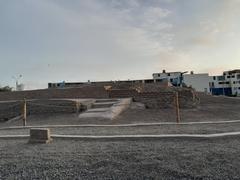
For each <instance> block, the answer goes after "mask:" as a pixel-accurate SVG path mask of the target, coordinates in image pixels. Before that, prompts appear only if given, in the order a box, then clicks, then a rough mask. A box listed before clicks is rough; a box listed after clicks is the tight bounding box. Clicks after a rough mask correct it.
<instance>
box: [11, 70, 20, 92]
mask: <svg viewBox="0 0 240 180" xmlns="http://www.w3.org/2000/svg"><path fill="white" fill-rule="evenodd" d="M12 78H13V79H14V80H15V83H16V91H17V89H18V81H19V79H21V78H22V75H21V74H20V75H19V76H17V77H16V76H12Z"/></svg>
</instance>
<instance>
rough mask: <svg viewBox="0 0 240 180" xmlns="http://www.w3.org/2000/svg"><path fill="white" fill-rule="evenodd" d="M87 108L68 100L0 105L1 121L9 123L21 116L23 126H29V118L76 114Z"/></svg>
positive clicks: (5, 103) (26, 101) (27, 101)
mask: <svg viewBox="0 0 240 180" xmlns="http://www.w3.org/2000/svg"><path fill="white" fill-rule="evenodd" d="M84 109H85V107H83V105H82V104H81V103H80V102H79V101H67V100H34V101H33V100H26V99H24V100H23V101H18V102H14V104H13V102H4V103H0V121H8V120H10V119H14V118H16V117H19V116H20V119H21V120H22V122H23V126H26V125H27V116H28V115H35V114H47V113H76V114H77V115H78V114H79V113H80V112H81V111H83V110H84Z"/></svg>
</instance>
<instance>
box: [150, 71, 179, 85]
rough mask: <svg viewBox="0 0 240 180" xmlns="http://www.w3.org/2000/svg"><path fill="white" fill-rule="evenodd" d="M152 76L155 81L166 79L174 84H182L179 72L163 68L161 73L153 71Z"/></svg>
mask: <svg viewBox="0 0 240 180" xmlns="http://www.w3.org/2000/svg"><path fill="white" fill-rule="evenodd" d="M152 76H153V79H154V81H155V82H158V81H168V82H170V83H172V84H173V85H174V86H180V85H181V84H182V73H181V72H166V71H165V70H163V72H162V73H153V75H152Z"/></svg>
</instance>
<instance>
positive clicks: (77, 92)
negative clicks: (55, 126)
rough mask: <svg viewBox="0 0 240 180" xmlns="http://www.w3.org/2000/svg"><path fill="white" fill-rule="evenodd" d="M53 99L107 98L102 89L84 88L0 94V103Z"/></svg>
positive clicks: (105, 92)
mask: <svg viewBox="0 0 240 180" xmlns="http://www.w3.org/2000/svg"><path fill="white" fill-rule="evenodd" d="M24 98H26V99H55V98H108V93H107V91H106V90H105V89H104V87H95V86H85V87H81V88H66V89H42V90H32V91H14V92H0V101H7V100H23V99H24Z"/></svg>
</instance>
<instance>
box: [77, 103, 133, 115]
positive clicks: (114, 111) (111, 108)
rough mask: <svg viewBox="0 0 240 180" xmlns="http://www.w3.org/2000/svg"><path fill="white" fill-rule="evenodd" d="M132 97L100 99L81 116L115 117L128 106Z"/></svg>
mask: <svg viewBox="0 0 240 180" xmlns="http://www.w3.org/2000/svg"><path fill="white" fill-rule="evenodd" d="M131 102H132V99H131V98H125V99H98V100H96V101H95V102H94V103H93V104H92V106H91V108H89V109H87V110H86V111H85V112H83V113H81V114H80V115H79V118H107V119H114V118H115V117H116V116H117V115H119V114H120V113H121V112H122V111H123V110H125V109H126V108H128V107H129V106H130V104H131Z"/></svg>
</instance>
